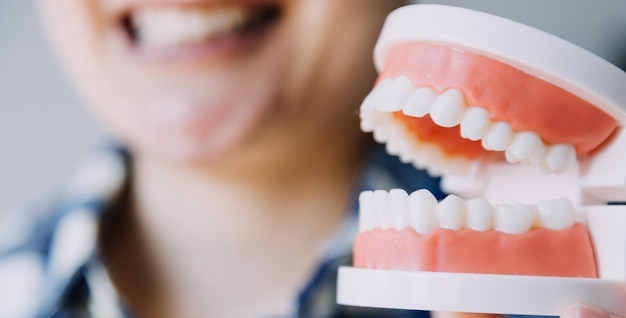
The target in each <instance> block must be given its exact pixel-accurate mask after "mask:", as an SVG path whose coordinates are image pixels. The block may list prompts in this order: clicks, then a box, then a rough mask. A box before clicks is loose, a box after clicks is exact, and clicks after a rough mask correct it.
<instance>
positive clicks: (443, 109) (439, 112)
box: [430, 88, 465, 127]
mask: <svg viewBox="0 0 626 318" xmlns="http://www.w3.org/2000/svg"><path fill="white" fill-rule="evenodd" d="M464 112H465V99H464V97H463V93H461V91H459V90H458V89H453V88H451V89H448V90H447V91H445V92H443V94H441V95H439V97H437V99H435V102H434V103H433V105H432V106H431V109H430V117H431V118H432V120H433V122H434V123H435V124H437V125H439V126H441V127H454V126H456V125H458V124H459V123H460V122H461V118H462V117H463V113H464Z"/></svg>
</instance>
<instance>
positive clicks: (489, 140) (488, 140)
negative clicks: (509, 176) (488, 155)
mask: <svg viewBox="0 0 626 318" xmlns="http://www.w3.org/2000/svg"><path fill="white" fill-rule="evenodd" d="M512 136H513V129H512V128H511V125H509V124H508V123H506V122H502V121H498V122H494V123H493V124H492V125H491V126H490V127H489V129H488V130H487V134H486V135H485V137H483V139H482V145H483V148H485V149H487V150H494V151H503V150H505V149H506V148H507V147H508V146H509V144H510V143H511V137H512Z"/></svg>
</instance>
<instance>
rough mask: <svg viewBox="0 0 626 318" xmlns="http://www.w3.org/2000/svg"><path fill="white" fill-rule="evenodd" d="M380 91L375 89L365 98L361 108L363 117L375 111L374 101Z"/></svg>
mask: <svg viewBox="0 0 626 318" xmlns="http://www.w3.org/2000/svg"><path fill="white" fill-rule="evenodd" d="M377 92H378V91H377V90H376V88H373V89H372V90H371V91H370V92H369V94H367V96H366V97H365V99H364V100H363V102H362V103H361V107H360V108H359V109H360V110H361V115H363V114H364V113H368V112H370V111H372V110H374V109H375V107H374V100H376V93H377Z"/></svg>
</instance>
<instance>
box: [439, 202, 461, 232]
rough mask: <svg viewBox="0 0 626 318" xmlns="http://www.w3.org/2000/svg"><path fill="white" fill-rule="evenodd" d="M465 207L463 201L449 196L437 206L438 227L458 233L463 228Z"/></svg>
mask: <svg viewBox="0 0 626 318" xmlns="http://www.w3.org/2000/svg"><path fill="white" fill-rule="evenodd" d="M466 214H467V207H466V206H465V200H463V199H461V198H459V197H457V196H456V195H453V194H451V195H449V196H447V197H446V198H445V199H443V200H442V201H441V202H440V203H439V205H438V206H437V219H438V220H439V226H440V227H441V228H444V229H448V230H454V231H458V230H461V229H463V228H464V227H465V215H466Z"/></svg>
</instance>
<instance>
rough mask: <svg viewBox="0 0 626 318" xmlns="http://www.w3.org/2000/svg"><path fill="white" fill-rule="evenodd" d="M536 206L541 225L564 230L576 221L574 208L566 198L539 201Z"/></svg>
mask: <svg viewBox="0 0 626 318" xmlns="http://www.w3.org/2000/svg"><path fill="white" fill-rule="evenodd" d="M537 208H538V210H539V222H540V225H541V226H544V227H547V228H549V229H553V230H564V229H567V228H569V227H570V226H572V225H574V223H576V210H574V206H573V205H572V203H571V202H570V201H569V200H568V199H559V200H553V201H545V202H541V203H539V204H538V205H537Z"/></svg>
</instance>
